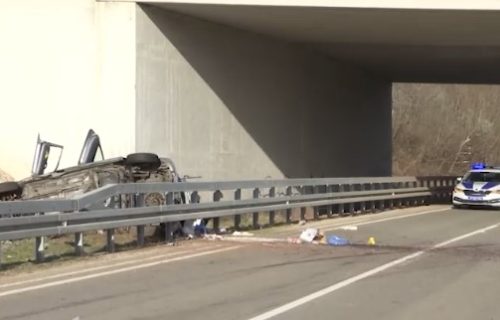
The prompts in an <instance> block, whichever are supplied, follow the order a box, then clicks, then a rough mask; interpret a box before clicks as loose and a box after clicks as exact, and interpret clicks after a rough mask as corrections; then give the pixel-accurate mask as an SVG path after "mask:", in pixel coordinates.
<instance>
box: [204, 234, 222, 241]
mask: <svg viewBox="0 0 500 320" xmlns="http://www.w3.org/2000/svg"><path fill="white" fill-rule="evenodd" d="M203 238H204V239H206V240H224V237H223V236H220V235H218V234H206V235H204V236H203Z"/></svg>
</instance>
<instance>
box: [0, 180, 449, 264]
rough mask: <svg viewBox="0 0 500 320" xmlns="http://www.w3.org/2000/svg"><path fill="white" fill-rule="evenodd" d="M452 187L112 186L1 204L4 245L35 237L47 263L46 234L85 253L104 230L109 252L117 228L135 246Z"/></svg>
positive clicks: (426, 198) (312, 183) (409, 183)
mask: <svg viewBox="0 0 500 320" xmlns="http://www.w3.org/2000/svg"><path fill="white" fill-rule="evenodd" d="M454 185H455V177H370V178H317V179H282V180H243V181H210V182H179V183H128V184H114V185H107V186H104V187H101V188H99V189H96V190H93V191H91V192H88V193H85V194H83V195H80V196H76V197H73V198H71V199H47V200H22V201H6V202H0V241H2V240H16V239H25V238H35V239H36V241H35V258H36V261H42V260H43V259H44V237H46V236H54V235H62V234H72V233H74V234H75V253H76V254H77V255H81V254H82V253H84V248H83V235H84V232H88V231H95V230H106V237H107V250H108V251H109V252H112V251H114V248H115V246H114V237H113V234H114V230H115V229H116V228H120V227H137V244H138V245H139V246H142V245H144V228H145V226H146V225H152V224H165V228H164V232H165V239H166V241H168V242H171V241H172V239H173V227H174V226H173V224H174V223H176V222H180V221H185V220H191V219H198V218H205V219H208V218H211V219H212V226H213V228H214V229H215V230H217V229H218V228H219V226H220V218H222V217H228V216H234V228H235V229H238V228H239V227H240V225H241V215H242V214H248V213H250V214H252V223H251V226H252V227H253V228H258V227H260V226H261V222H260V221H259V218H260V217H259V213H267V215H268V221H267V223H266V224H267V225H273V224H275V216H276V212H277V211H280V210H282V211H284V213H285V222H286V223H292V222H293V221H292V210H293V209H296V208H297V209H299V210H300V218H299V219H300V220H303V219H305V216H306V208H313V217H314V219H318V218H319V217H320V216H321V215H325V216H326V217H332V216H333V215H349V214H355V213H356V214H361V213H365V212H377V211H382V210H384V209H386V208H393V207H395V206H396V207H402V206H411V205H422V204H425V203H432V202H439V201H443V200H447V201H449V199H450V193H451V191H452V189H453V186H454ZM152 193H155V194H159V195H160V197H159V199H163V200H164V201H159V202H158V203H157V205H150V206H147V205H146V201H145V198H146V197H148V195H151V194H152ZM180 194H182V195H184V197H185V196H186V195H187V196H188V197H189V199H188V200H189V201H182V203H176V201H175V199H179V195H180ZM226 197H228V198H231V199H228V200H226V199H225V198H226ZM202 200H204V201H202ZM186 202H187V203H186ZM110 203H111V204H112V205H110ZM0 243H1V242H0ZM0 257H1V246H0ZM0 262H1V261H0Z"/></svg>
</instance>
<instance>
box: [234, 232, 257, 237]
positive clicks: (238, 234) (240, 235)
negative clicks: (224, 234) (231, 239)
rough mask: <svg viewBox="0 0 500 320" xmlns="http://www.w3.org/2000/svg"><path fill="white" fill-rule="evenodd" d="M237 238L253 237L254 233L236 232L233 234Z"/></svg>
mask: <svg viewBox="0 0 500 320" xmlns="http://www.w3.org/2000/svg"><path fill="white" fill-rule="evenodd" d="M232 235H233V236H235V237H253V233H250V232H246V231H235V232H233V234H232Z"/></svg>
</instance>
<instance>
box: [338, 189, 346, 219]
mask: <svg viewBox="0 0 500 320" xmlns="http://www.w3.org/2000/svg"><path fill="white" fill-rule="evenodd" d="M339 192H344V185H343V184H339ZM344 207H345V205H344V204H343V203H339V206H338V208H339V209H338V210H339V215H341V216H343V215H344V210H345V209H344Z"/></svg>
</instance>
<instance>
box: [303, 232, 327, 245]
mask: <svg viewBox="0 0 500 320" xmlns="http://www.w3.org/2000/svg"><path fill="white" fill-rule="evenodd" d="M324 237H325V235H324V234H323V233H322V232H320V231H319V229H316V228H307V229H306V230H304V231H302V233H301V234H300V237H299V239H300V240H301V241H302V242H306V243H313V244H319V243H321V241H322V240H323V238H324Z"/></svg>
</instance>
